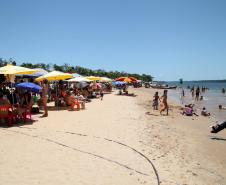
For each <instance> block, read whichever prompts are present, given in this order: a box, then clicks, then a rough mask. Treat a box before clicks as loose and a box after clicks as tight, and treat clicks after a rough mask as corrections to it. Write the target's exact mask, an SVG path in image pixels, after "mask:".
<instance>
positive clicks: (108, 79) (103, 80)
mask: <svg viewBox="0 0 226 185" xmlns="http://www.w3.org/2000/svg"><path fill="white" fill-rule="evenodd" d="M100 78H101V80H100V81H102V82H112V80H111V79H110V78H107V77H100Z"/></svg>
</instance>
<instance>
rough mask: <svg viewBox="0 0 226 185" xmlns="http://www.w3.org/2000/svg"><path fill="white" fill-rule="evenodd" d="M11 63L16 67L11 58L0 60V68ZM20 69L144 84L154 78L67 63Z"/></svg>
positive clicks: (28, 65)
mask: <svg viewBox="0 0 226 185" xmlns="http://www.w3.org/2000/svg"><path fill="white" fill-rule="evenodd" d="M9 63H11V64H12V65H16V61H13V60H12V58H10V59H9V60H5V59H4V60H3V59H2V58H0V67H3V66H6V65H7V64H9ZM20 66H21V67H27V68H30V69H34V68H42V69H44V70H46V71H49V72H50V71H52V70H56V71H61V72H64V73H67V72H69V73H78V74H80V75H82V76H100V77H108V78H111V79H114V78H118V77H124V76H130V77H135V78H137V79H139V80H143V81H145V82H150V81H152V80H153V78H154V77H152V76H151V75H146V74H142V75H139V74H136V73H132V74H131V73H127V72H124V71H121V72H119V71H109V72H107V71H105V70H103V69H97V70H92V69H88V68H84V67H80V66H71V65H70V64H68V63H64V64H63V65H57V64H51V63H50V64H45V63H37V64H32V63H22V64H21V65H20Z"/></svg>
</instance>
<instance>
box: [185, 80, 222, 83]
mask: <svg viewBox="0 0 226 185" xmlns="http://www.w3.org/2000/svg"><path fill="white" fill-rule="evenodd" d="M186 82H204V83H216V82H217V83H226V79H225V80H197V81H196V80H194V81H186Z"/></svg>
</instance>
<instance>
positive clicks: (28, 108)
mask: <svg viewBox="0 0 226 185" xmlns="http://www.w3.org/2000/svg"><path fill="white" fill-rule="evenodd" d="M32 106H33V105H32ZM32 106H30V107H26V108H25V112H24V113H23V117H24V123H26V122H27V117H26V115H29V116H30V120H31V110H32Z"/></svg>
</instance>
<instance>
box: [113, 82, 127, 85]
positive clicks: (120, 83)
mask: <svg viewBox="0 0 226 185" xmlns="http://www.w3.org/2000/svg"><path fill="white" fill-rule="evenodd" d="M114 84H115V85H123V84H125V82H115V83H114Z"/></svg>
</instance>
